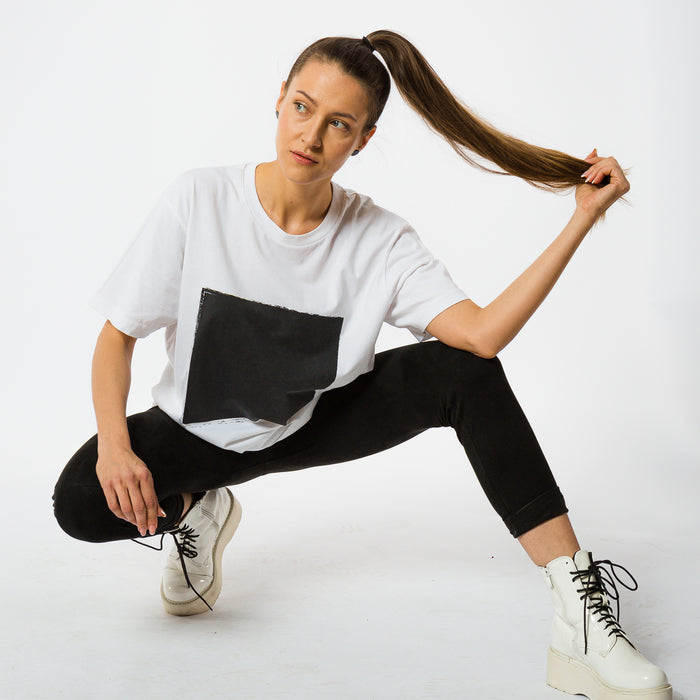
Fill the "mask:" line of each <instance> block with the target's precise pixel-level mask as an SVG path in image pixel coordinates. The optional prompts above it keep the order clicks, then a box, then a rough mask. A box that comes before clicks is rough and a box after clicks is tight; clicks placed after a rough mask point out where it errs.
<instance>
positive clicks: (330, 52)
mask: <svg viewBox="0 0 700 700" xmlns="http://www.w3.org/2000/svg"><path fill="white" fill-rule="evenodd" d="M367 39H368V40H369V42H370V43H368V42H367V41H363V40H362V39H351V38H347V37H327V38H325V39H319V40H318V41H316V42H314V43H313V44H311V46H309V47H308V48H306V49H305V50H304V51H303V52H302V53H301V54H300V56H299V57H298V58H297V60H296V62H295V63H294V65H293V66H292V69H291V71H290V73H289V77H288V78H287V82H288V83H289V81H291V79H292V77H293V76H294V74H295V73H297V72H298V71H299V70H300V69H301V67H302V66H303V65H304V64H305V63H306V62H307V61H308V60H310V59H313V58H315V59H318V60H322V61H327V62H329V63H334V64H336V65H338V66H339V67H340V68H341V69H342V70H343V71H345V72H346V73H348V74H349V75H351V76H353V77H354V78H356V79H357V80H359V81H360V82H362V83H363V84H364V85H365V87H366V89H367V91H368V94H369V97H370V103H371V105H370V117H369V121H368V123H367V125H366V128H367V129H369V128H371V127H372V126H373V125H374V124H375V123H376V121H377V120H378V119H379V116H380V115H381V113H382V110H383V109H384V105H385V104H386V101H387V99H388V97H389V90H390V87H391V81H390V79H389V76H388V75H387V72H386V69H385V68H384V66H383V65H382V62H381V61H380V60H379V59H378V58H377V57H376V56H375V55H374V53H373V49H374V50H375V51H377V52H378V53H379V54H380V55H381V57H382V58H383V59H384V62H385V63H386V66H387V67H388V69H389V72H390V73H391V77H392V78H393V79H394V82H395V83H396V87H397V88H398V90H399V92H400V93H401V96H402V97H403V98H404V100H406V102H408V104H409V105H410V106H411V107H412V108H413V109H414V110H415V111H416V112H418V114H420V116H421V117H422V118H423V119H424V121H425V122H426V123H427V124H428V126H429V127H430V128H431V129H433V130H434V131H436V132H437V133H438V134H439V135H440V136H442V137H443V138H444V139H445V140H446V141H447V142H448V143H449V144H450V146H452V148H453V149H454V150H455V151H456V152H457V154H458V155H459V156H460V157H461V158H463V159H464V160H466V161H467V162H468V163H469V164H470V165H473V166H475V167H477V168H479V169H481V170H485V171H486V172H490V173H494V174H497V175H515V176H516V177H519V178H522V179H523V180H525V182H528V183H529V184H531V185H533V186H534V187H538V188H540V189H544V190H549V191H553V192H554V191H562V190H569V189H571V188H572V187H573V186H575V185H579V184H582V182H583V180H582V179H581V173H583V172H584V171H585V170H587V169H588V168H589V167H590V163H587V162H586V161H585V160H583V159H581V158H575V157H573V156H570V155H568V154H566V153H562V152H561V151H555V150H553V149H550V148H541V147H540V146H532V145H530V144H528V143H526V142H525V141H521V140H520V139H517V138H515V137H513V136H509V135H508V134H505V133H503V132H501V131H499V130H498V129H496V128H495V127H494V126H492V125H491V124H489V123H488V122H486V121H484V120H483V119H480V118H479V117H477V116H476V115H475V114H473V113H472V112H471V111H470V110H469V108H468V107H467V106H466V105H465V104H464V103H462V102H461V101H459V100H458V99H457V98H456V97H455V96H454V95H453V94H452V93H451V92H450V90H449V89H448V88H447V86H446V85H445V84H444V83H443V82H442V80H441V79H440V77H439V76H438V75H437V73H436V72H435V71H434V70H433V68H432V66H431V65H430V64H429V63H428V62H427V61H426V60H425V58H424V57H423V55H422V54H421V53H420V51H418V49H417V48H416V47H415V46H414V45H413V44H412V43H411V42H410V41H408V40H407V39H405V38H404V37H403V36H401V35H400V34H397V33H396V32H392V31H390V30H388V29H381V30H379V31H376V32H371V33H370V34H368V35H367ZM474 154H475V155H477V156H481V157H482V158H484V159H486V160H487V161H490V162H491V163H493V164H495V165H497V166H498V167H500V168H501V170H493V169H491V168H488V167H486V166H485V165H483V164H482V163H480V162H479V161H478V160H476V159H475V158H474ZM607 182H609V179H608V178H606V179H605V180H604V181H603V183H602V184H607Z"/></svg>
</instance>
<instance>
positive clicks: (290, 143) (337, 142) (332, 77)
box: [275, 60, 376, 184]
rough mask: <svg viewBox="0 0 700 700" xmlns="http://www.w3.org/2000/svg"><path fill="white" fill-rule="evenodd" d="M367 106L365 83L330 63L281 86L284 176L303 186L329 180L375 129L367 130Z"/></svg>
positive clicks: (308, 68)
mask: <svg viewBox="0 0 700 700" xmlns="http://www.w3.org/2000/svg"><path fill="white" fill-rule="evenodd" d="M368 105H369V100H368V97H367V93H366V92H365V88H364V87H363V86H362V84H361V83H360V82H358V81H357V80H356V79H355V78H352V77H350V76H349V75H348V74H347V73H344V72H343V71H342V70H340V68H338V67H337V66H335V65H333V64H331V63H324V62H321V61H318V60H312V61H309V62H307V63H306V64H305V65H304V67H303V68H302V69H301V70H300V71H299V72H298V73H297V74H296V75H295V76H294V77H293V78H292V80H291V81H290V84H289V85H287V83H286V81H285V82H283V83H282V90H281V93H280V96H279V99H278V100H277V110H278V111H279V122H278V126H277V137H276V141H275V143H276V148H277V162H278V163H279V166H280V168H281V169H282V172H283V173H284V174H285V176H286V177H287V178H289V179H290V180H292V181H293V182H297V183H299V184H310V183H313V182H320V181H323V180H327V181H329V180H330V179H331V178H332V177H333V175H334V174H335V173H336V172H337V171H338V170H339V169H340V167H341V166H342V165H343V163H344V162H345V161H346V160H347V159H348V157H349V156H350V155H351V154H352V152H353V151H354V150H355V149H357V148H359V149H362V148H364V147H365V145H366V144H367V142H368V141H369V139H370V138H371V136H372V135H373V134H374V132H375V130H376V126H374V127H372V129H370V130H369V131H366V132H365V131H364V128H365V125H366V123H367V118H368Z"/></svg>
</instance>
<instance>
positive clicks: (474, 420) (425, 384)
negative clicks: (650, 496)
mask: <svg viewBox="0 0 700 700" xmlns="http://www.w3.org/2000/svg"><path fill="white" fill-rule="evenodd" d="M127 426H128V429H129V437H130V439H131V447H132V449H133V451H134V452H135V453H136V454H137V455H138V456H139V457H140V458H141V459H142V460H143V461H144V462H145V463H146V466H147V467H148V468H149V469H150V470H151V473H152V474H153V480H154V483H155V489H156V493H157V495H158V499H159V502H160V504H161V507H162V508H163V510H164V511H165V512H166V513H167V516H166V517H165V518H159V525H158V530H157V532H162V531H163V530H166V529H168V528H170V527H172V526H173V525H174V524H175V523H176V521H177V520H178V518H179V515H180V512H181V510H182V496H181V494H183V493H195V492H201V491H206V490H208V489H214V488H219V487H221V486H227V485H229V486H230V485H233V484H240V483H242V482H244V481H249V480H250V479H254V478H255V477H258V476H261V475H263V474H269V473H271V472H283V471H294V470H296V469H304V468H307V467H314V466H319V465H324V464H335V463H338V462H347V461H349V460H353V459H358V458H360V457H365V456H367V455H371V454H374V453H376V452H381V451H382V450H386V449H388V448H390V447H393V446H394V445H398V444H399V443H401V442H404V441H405V440H408V439H409V438H412V437H414V436H415V435H418V434H419V433H421V432H423V431H424V430H427V429H428V428H433V427H439V426H451V427H453V428H454V429H455V431H456V433H457V438H458V439H459V441H460V443H461V444H462V446H463V447H464V450H465V452H466V453H467V456H468V457H469V460H470V462H471V464H472V467H473V468H474V471H475V472H476V475H477V477H478V479H479V482H480V483H481V486H482V488H483V489H484V491H485V493H486V496H487V497H488V499H489V501H490V502H491V505H492V506H493V507H494V508H495V510H496V512H497V513H498V514H499V515H500V517H501V518H502V519H503V521H504V523H505V524H506V527H507V528H508V530H509V531H510V533H511V534H512V535H513V537H519V536H520V535H522V534H523V533H524V532H527V531H528V530H530V529H531V528H533V527H535V526H536V525H539V524H540V523H543V522H545V521H546V520H549V519H551V518H553V517H555V516H557V515H561V514H563V513H566V512H568V510H567V508H566V504H565V503H564V498H563V496H562V494H561V492H560V491H559V488H558V487H557V484H556V482H555V480H554V476H553V475H552V472H551V470H550V468H549V466H548V464H547V461H546V460H545V458H544V455H543V454H542V450H541V449H540V446H539V444H538V443H537V439H536V438H535V435H534V434H533V432H532V429H531V427H530V424H529V423H528V421H527V418H526V417H525V415H524V414H523V412H522V409H521V408H520V405H519V404H518V401H517V400H516V398H515V396H514V395H513V392H512V390H511V388H510V385H509V384H508V381H507V379H506V376H505V374H504V373H503V368H502V366H501V362H500V360H499V359H498V358H493V359H488V360H487V359H483V358H480V357H477V356H476V355H473V354H471V353H469V352H466V351H464V350H457V349H455V348H452V347H450V346H448V345H445V344H443V343H441V342H440V341H438V340H431V341H427V342H423V343H412V344H410V345H406V346H403V347H399V348H393V349H391V350H386V351H384V352H380V353H378V354H377V355H376V356H375V363H374V368H373V369H372V371H371V372H367V373H365V374H362V375H360V376H359V377H357V378H356V379H355V380H354V381H352V382H351V383H350V384H347V385H346V386H343V387H340V388H337V389H332V390H330V391H327V392H325V393H323V394H322V395H321V398H320V400H319V402H318V404H317V405H316V407H315V409H314V412H313V415H312V417H311V419H310V421H309V422H308V423H306V425H304V426H303V427H301V428H300V429H299V430H297V431H296V432H295V433H293V434H292V435H290V436H289V437H286V438H284V439H282V440H280V441H278V442H277V443H275V444H273V445H271V446H269V447H266V448H265V449H262V450H257V451H248V452H243V453H239V452H234V451H232V450H226V449H223V448H220V447H217V446H216V445H212V444H211V443H209V442H207V441H206V440H203V439H202V438H200V437H197V436H196V435H194V434H192V433H190V432H189V431H188V430H186V429H185V428H183V427H182V426H180V425H179V424H178V423H176V422H175V421H174V420H173V419H172V418H170V417H169V416H168V415H167V414H166V413H164V412H163V411H162V410H161V409H160V408H159V407H158V406H153V407H151V408H150V409H148V410H147V411H143V412H141V413H135V414H133V415H130V416H128V417H127ZM96 463H97V435H93V436H92V437H91V438H90V439H89V440H88V441H87V442H86V443H85V444H84V445H83V446H82V447H81V448H80V449H79V450H78V451H77V452H76V453H75V454H74V455H73V457H71V459H70V461H69V462H68V464H67V465H66V467H65V468H64V470H63V472H62V474H61V476H60V478H59V480H58V483H57V484H56V488H55V491H54V496H53V498H54V513H55V515H56V518H57V520H58V522H59V524H60V525H61V527H62V528H63V529H64V530H65V531H66V532H67V533H68V534H69V535H72V536H73V537H76V538H78V539H81V540H87V541H89V542H106V541H110V540H121V539H129V538H133V537H139V532H138V529H137V528H136V526H135V525H132V524H130V523H128V522H126V521H125V520H122V519H120V518H118V517H117V516H115V515H114V514H113V513H112V512H111V511H110V510H109V509H108V508H107V502H106V500H105V497H104V494H103V492H102V489H101V487H100V485H99V482H98V480H97V475H96V473H95V465H96ZM426 469H429V466H428V465H426Z"/></svg>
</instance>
